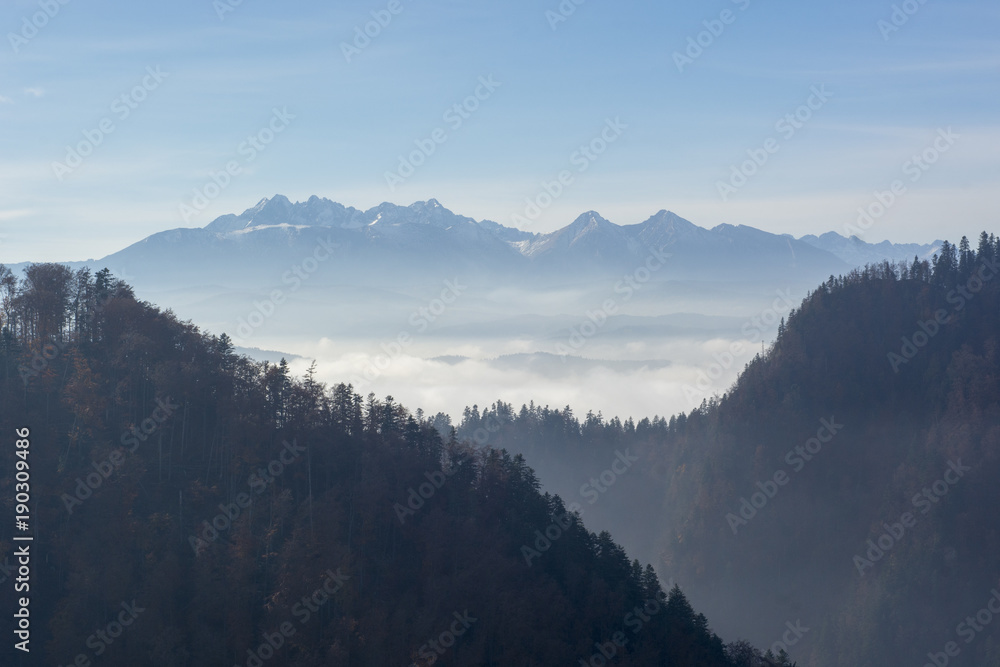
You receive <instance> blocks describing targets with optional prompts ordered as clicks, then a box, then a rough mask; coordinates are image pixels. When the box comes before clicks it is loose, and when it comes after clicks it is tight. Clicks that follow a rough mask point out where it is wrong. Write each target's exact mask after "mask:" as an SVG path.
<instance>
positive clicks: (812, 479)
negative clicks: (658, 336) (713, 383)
mask: <svg viewBox="0 0 1000 667" xmlns="http://www.w3.org/2000/svg"><path fill="white" fill-rule="evenodd" d="M998 332H1000V240H998V238H997V237H996V236H995V235H992V234H987V233H985V232H984V233H983V234H982V235H981V236H980V238H979V243H978V246H977V247H975V248H973V247H972V244H970V242H969V241H968V240H967V239H965V238H963V239H962V240H961V243H959V244H958V245H957V246H956V245H953V244H951V243H944V244H943V246H942V247H941V249H940V251H939V252H938V253H937V254H936V255H934V257H932V258H929V259H921V258H914V260H913V261H912V262H901V263H899V264H893V263H889V262H883V263H881V264H879V265H875V266H869V267H866V268H864V269H858V270H855V271H852V272H850V273H849V274H847V275H845V276H840V277H832V276H831V278H830V279H829V280H828V281H826V282H825V283H824V284H822V285H821V286H819V288H817V289H816V290H815V291H814V292H812V293H811V294H809V295H808V297H807V298H806V299H805V300H804V301H803V303H802V304H801V306H800V307H799V308H796V309H794V310H793V311H792V312H791V313H790V315H789V317H788V318H787V321H782V323H781V325H780V328H779V334H778V338H777V340H776V341H775V342H774V344H773V345H772V346H771V348H770V349H768V350H767V351H766V352H765V353H763V354H758V355H756V356H755V357H754V358H753V359H752V360H751V361H750V362H749V363H748V364H747V366H746V368H745V370H744V372H743V373H742V374H741V375H740V377H739V379H738V380H737V382H736V383H735V384H734V385H733V386H732V387H731V388H729V389H728V390H727V391H725V393H723V394H721V395H717V396H713V397H710V398H707V399H706V400H705V401H704V402H703V403H702V405H701V406H700V407H699V408H697V409H695V410H692V411H691V412H690V413H688V414H680V415H675V416H671V417H669V418H664V417H656V418H652V419H643V420H642V421H640V422H637V423H633V422H632V420H626V421H624V422H623V421H621V420H619V419H617V418H612V419H605V418H604V417H603V416H602V415H593V414H587V415H586V416H585V417H583V418H582V419H581V418H579V417H577V416H576V415H574V413H573V411H572V410H570V409H568V408H565V409H561V410H552V409H549V408H543V407H538V406H534V405H530V406H522V407H521V408H520V409H515V408H514V407H513V406H510V405H506V404H503V403H497V404H494V405H493V406H489V407H488V408H486V409H484V410H480V409H479V408H478V407H473V408H471V409H468V410H466V413H465V414H464V416H463V419H462V421H461V423H460V424H459V426H458V428H457V433H458V434H459V436H460V437H466V438H474V437H476V434H477V433H478V434H479V439H483V438H484V437H487V436H488V438H489V442H490V443H491V444H493V445H495V446H498V447H503V448H506V449H508V450H509V451H511V452H515V453H521V454H523V455H524V456H525V457H526V460H527V461H528V463H529V464H530V465H532V467H534V468H535V469H536V470H537V471H538V473H539V477H540V479H541V480H542V481H543V482H544V483H545V484H546V486H547V488H554V489H557V490H558V491H559V492H560V493H561V494H562V495H563V497H565V498H570V497H574V496H578V495H579V494H580V490H582V489H584V487H586V485H591V486H592V481H591V480H593V479H597V480H600V477H595V475H599V473H600V471H601V470H602V469H605V468H608V467H609V464H611V463H612V461H613V459H614V455H615V452H616V451H624V449H626V448H629V450H630V453H631V455H632V456H636V457H638V458H639V459H640V463H639V464H638V465H637V466H636V467H635V468H634V469H633V470H631V471H629V472H627V473H625V474H623V475H621V476H620V477H619V478H618V479H617V480H615V481H614V485H613V486H612V487H611V488H609V489H608V490H607V492H606V493H605V494H603V495H602V496H601V497H600V499H599V501H598V502H596V503H595V504H594V505H593V507H592V508H590V507H588V506H585V509H586V512H587V513H588V514H587V515H585V516H590V517H595V518H598V519H599V522H598V523H600V524H602V525H613V526H615V535H616V537H618V539H620V540H623V542H624V543H625V544H627V545H629V547H630V549H632V550H633V551H635V552H637V553H640V554H641V555H642V556H643V557H644V558H650V559H652V558H656V560H657V561H658V563H659V565H660V567H661V571H664V572H669V573H670V574H671V575H672V576H674V577H676V578H677V579H678V580H680V581H683V582H685V591H686V592H687V593H688V594H689V595H690V596H691V599H692V600H693V601H694V602H695V604H696V606H699V607H700V608H702V609H704V610H706V612H707V613H708V615H709V616H710V617H711V618H713V621H714V623H715V625H716V627H717V629H718V631H719V632H721V633H723V634H729V635H732V634H747V635H750V638H751V639H752V640H754V641H755V642H756V643H758V644H759V645H762V646H775V647H778V646H781V644H782V643H784V640H783V638H784V637H785V636H786V635H785V634H784V633H783V631H784V629H785V628H786V627H787V626H786V623H788V622H792V623H795V622H796V621H801V622H802V624H803V625H804V626H807V627H809V628H810V631H809V632H808V633H807V634H806V635H805V637H803V638H795V639H796V642H795V648H794V649H793V650H792V651H791V652H792V653H793V654H794V655H796V657H801V658H802V659H803V661H805V662H808V664H811V665H821V666H825V665H831V666H833V665H845V664H850V665H857V666H866V665H872V666H875V665H886V664H908V663H909V664H923V662H927V661H928V660H929V658H928V654H932V655H935V654H940V652H941V651H942V650H943V648H942V647H944V646H946V645H947V644H948V642H949V641H956V642H959V643H960V645H961V647H962V648H961V651H962V654H963V656H967V657H965V658H964V659H965V660H967V661H969V664H977V665H1000V642H998V641H997V640H996V639H993V638H991V637H990V636H989V635H988V634H986V633H985V632H984V633H974V637H973V639H974V642H970V645H968V646H967V645H966V644H965V642H964V639H967V638H968V637H967V635H964V634H963V635H961V636H960V635H959V633H961V632H962V631H963V630H965V631H966V632H968V629H969V627H970V626H966V627H964V628H962V627H960V625H959V624H960V623H961V622H963V619H965V618H966V617H968V616H969V614H970V612H971V613H972V614H973V615H975V613H976V612H977V611H979V610H980V608H982V606H983V604H984V603H985V601H986V600H987V599H988V598H989V595H990V591H991V587H994V586H996V582H997V581H998V579H997V577H998V576H1000V571H998V570H997V565H996V562H995V555H996V554H997V553H1000V518H998V517H997V515H996V513H995V511H993V508H994V507H996V504H997V502H998V500H1000V494H998V491H997V487H996V483H995V480H996V479H998V478H1000V354H998V352H1000V350H998V340H997V335H998ZM441 422H442V420H441V419H440V418H439V420H438V422H437V423H438V426H439V427H440V426H443V425H445V424H442V423H441ZM829 427H832V428H829ZM965 468H971V471H965ZM955 470H962V471H963V472H962V475H961V476H960V477H956V473H955V472H954V471H955ZM949 471H951V472H949ZM945 475H947V476H948V482H947V483H946V482H944V481H941V480H943V479H945ZM607 479H609V480H611V479H613V478H612V477H608V478H607ZM776 479H778V480H780V481H781V482H782V483H779V482H776V481H775V480H776ZM956 480H957V481H956ZM952 481H954V482H955V483H954V484H952V483H951V482H952ZM935 484H937V486H935ZM942 485H943V486H942ZM587 488H589V487H587ZM934 489H936V491H935V490H934ZM926 493H931V495H932V496H933V500H931V499H928V496H927V495H926ZM925 510H926V511H925ZM908 512H909V513H910V514H911V515H912V518H913V523H914V524H915V525H913V526H906V527H905V528H906V530H904V531H903V534H902V535H900V533H899V528H898V527H897V524H900V525H901V517H903V516H904V515H905V514H907V513H908ZM886 526H888V527H889V528H887V527H886ZM887 530H888V531H889V532H890V534H889V535H888V537H887V536H886V535H885V533H886V532H887ZM880 539H881V542H879V540H880ZM869 540H871V542H869ZM872 545H874V548H872ZM880 545H881V546H880ZM887 545H888V547H889V548H888V549H886V548H884V547H885V546H887ZM748 609H752V610H753V611H752V612H751V613H748V612H747V610H748ZM786 645H788V646H789V647H791V645H789V644H786Z"/></svg>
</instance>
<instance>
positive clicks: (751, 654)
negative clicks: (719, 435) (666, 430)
mask: <svg viewBox="0 0 1000 667" xmlns="http://www.w3.org/2000/svg"><path fill="white" fill-rule="evenodd" d="M0 298H2V304H0V306H2V308H0V318H2V319H0V374H2V376H0V433H2V434H3V442H4V443H5V444H4V445H3V447H4V449H3V452H4V453H3V455H2V456H0V480H2V481H0V495H2V498H3V504H2V506H3V511H4V512H5V514H6V516H7V517H9V520H8V519H5V520H4V521H3V522H2V524H0V525H3V529H2V531H0V535H3V538H4V539H3V541H2V545H3V546H2V548H3V549H5V552H4V553H0V561H4V562H9V560H5V559H10V558H11V556H12V550H13V547H12V546H11V542H10V539H9V538H10V537H11V532H12V530H13V528H12V523H13V521H12V520H13V514H14V508H13V500H12V499H13V497H14V488H13V484H14V475H13V469H14V465H15V460H16V458H15V455H14V446H13V442H14V439H15V429H21V428H28V429H30V440H31V453H30V459H29V461H30V471H31V495H32V499H33V500H32V506H31V515H32V516H31V525H32V532H33V537H34V542H33V543H32V546H31V549H32V552H33V561H32V562H33V568H34V570H33V575H32V588H31V614H32V619H33V635H32V643H31V654H30V655H26V654H23V653H21V652H18V651H14V650H13V649H12V648H11V647H10V643H7V644H5V645H4V647H3V649H0V653H2V654H3V655H5V656H6V657H5V658H4V664H12V665H13V664H22V665H38V664H46V665H70V664H76V665H89V664H94V665H97V664H103V665H129V666H134V665H150V666H159V665H162V666H173V665H185V666H195V665H206V666H208V665H212V666H218V665H248V666H250V665H258V666H259V665H261V664H268V665H295V666H306V665H410V664H414V665H420V666H426V665H430V664H440V665H496V666H504V667H506V666H510V665H524V666H528V665H538V666H543V665H544V666H548V665H556V664H567V665H577V664H592V665H601V664H605V662H607V663H608V664H615V665H692V666H693V665H699V666H702V665H707V666H711V665H720V666H721V665H736V664H739V665H749V664H759V663H760V660H759V659H758V656H759V652H756V651H754V650H753V649H751V648H750V647H748V646H747V645H745V644H738V645H736V644H734V645H731V646H729V647H724V645H723V643H722V641H721V640H720V639H719V638H718V637H717V636H716V635H715V634H714V633H713V632H712V631H711V630H710V629H709V625H708V620H707V619H706V618H705V617H704V616H703V615H701V614H698V613H696V612H695V611H694V610H693V609H692V607H691V605H690V604H689V603H688V601H687V598H686V596H685V594H684V593H682V592H681V590H680V588H678V587H676V586H675V587H672V588H671V589H670V591H669V592H668V593H665V592H664V590H663V588H662V587H661V584H660V582H659V581H658V579H657V575H656V574H655V572H654V570H653V568H652V567H650V566H648V565H647V566H645V567H643V566H641V565H640V563H639V562H638V561H637V560H630V559H629V558H628V557H627V555H626V553H625V551H624V550H623V549H622V548H621V547H620V546H618V545H617V544H616V543H615V542H614V541H613V540H612V538H611V536H610V535H609V534H608V533H600V534H595V533H592V532H589V531H588V530H587V529H586V528H585V527H584V525H583V523H582V522H581V520H580V518H579V517H578V516H576V515H574V514H573V513H572V512H570V511H569V507H567V505H566V504H564V503H563V501H562V500H561V499H560V498H558V497H555V496H552V495H550V494H548V493H546V494H542V493H541V492H540V490H539V489H540V485H539V482H538V479H537V478H536V476H535V474H534V472H533V471H532V470H531V469H530V468H529V467H528V466H527V465H526V463H525V460H524V458H523V457H522V456H519V455H511V454H508V453H507V452H505V451H501V450H498V449H496V448H494V447H493V446H492V445H493V444H494V443H492V442H490V443H488V444H487V445H486V446H480V445H481V444H485V443H479V442H477V439H476V438H472V439H468V440H463V439H460V438H458V437H456V436H455V434H454V433H453V432H451V431H446V432H445V437H442V434H441V431H440V430H439V429H438V428H436V427H435V422H434V420H432V419H430V418H428V417H427V416H425V415H424V414H423V413H422V412H421V411H419V410H417V411H416V412H411V411H409V410H407V409H406V408H404V407H403V406H401V405H399V404H398V403H397V402H395V401H394V400H393V399H392V397H386V398H384V399H377V398H376V397H375V396H374V395H369V396H368V397H362V396H360V395H358V394H357V393H356V392H354V391H353V389H352V387H350V386H347V385H343V384H340V385H337V386H333V387H327V386H325V385H323V384H322V383H319V382H317V381H316V379H315V377H314V374H313V373H309V374H307V375H306V377H304V378H295V377H292V376H291V375H290V373H289V371H288V368H287V365H286V364H284V363H281V364H277V365H275V364H268V363H258V362H255V361H252V360H250V359H248V358H247V357H244V356H239V355H236V354H234V353H233V348H232V343H231V341H230V340H229V338H228V337H227V336H226V335H225V334H222V335H219V336H215V335H209V334H206V333H204V332H201V331H199V330H198V328H197V327H195V326H193V325H191V324H190V323H185V322H181V321H178V319H177V318H176V317H175V316H174V315H173V314H172V313H171V312H169V311H166V312H164V311H161V310H159V309H157V308H156V307H154V306H152V305H151V304H148V303H144V302H141V301H139V300H137V299H136V297H135V295H134V293H133V291H132V289H131V288H130V287H129V286H128V285H127V284H125V283H123V282H122V281H120V280H117V279H115V278H113V277H111V276H110V274H109V273H108V271H106V270H103V271H100V272H98V273H96V274H92V273H91V272H90V271H89V270H86V269H84V270H81V271H79V272H76V273H73V272H71V271H70V270H69V269H67V268H66V267H64V266H61V265H56V264H36V265H32V266H30V267H29V268H27V269H26V271H25V275H24V276H23V278H19V277H18V276H14V275H12V274H11V273H10V272H9V271H7V270H6V269H3V268H2V267H0ZM570 507H572V505H570ZM13 595H14V594H13V590H12V588H11V587H10V586H4V587H3V589H2V592H0V600H2V601H3V608H4V609H13V608H14V604H15V603H14V600H13ZM126 621H127V622H126ZM4 626H5V627H7V628H8V630H7V631H6V633H7V636H8V637H9V636H11V633H10V629H11V620H10V616H8V621H6V622H5V624H4ZM602 654H603V655H602ZM606 658H610V660H606ZM774 664H778V663H774ZM787 664H790V663H787Z"/></svg>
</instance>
